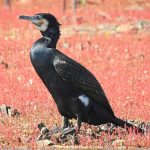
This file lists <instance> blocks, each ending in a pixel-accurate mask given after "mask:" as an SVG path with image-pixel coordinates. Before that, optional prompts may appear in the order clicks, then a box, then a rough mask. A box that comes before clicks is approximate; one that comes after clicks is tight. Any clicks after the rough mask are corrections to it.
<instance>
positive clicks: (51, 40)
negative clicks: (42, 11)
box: [41, 28, 60, 48]
mask: <svg viewBox="0 0 150 150" xmlns="http://www.w3.org/2000/svg"><path fill="white" fill-rule="evenodd" d="M41 34H42V36H43V38H45V39H46V41H47V42H48V47H49V48H56V45H57V42H58V39H59V36H60V30H59V28H49V29H47V30H46V31H45V32H41Z"/></svg>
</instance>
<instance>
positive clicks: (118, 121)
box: [112, 117, 145, 134]
mask: <svg viewBox="0 0 150 150" xmlns="http://www.w3.org/2000/svg"><path fill="white" fill-rule="evenodd" d="M112 123H113V124H115V125H116V126H121V127H123V128H124V127H127V131H130V130H132V131H135V133H136V134H137V133H142V134H144V132H145V131H144V130H143V129H141V128H138V127H136V126H134V125H132V124H130V123H128V122H125V121H124V120H121V119H119V118H117V117H115V118H113V120H112Z"/></svg>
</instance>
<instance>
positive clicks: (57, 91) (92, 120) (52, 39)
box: [19, 13, 143, 132]
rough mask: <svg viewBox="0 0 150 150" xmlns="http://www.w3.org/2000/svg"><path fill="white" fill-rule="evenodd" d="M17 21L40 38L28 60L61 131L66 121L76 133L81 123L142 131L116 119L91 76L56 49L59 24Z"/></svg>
mask: <svg viewBox="0 0 150 150" xmlns="http://www.w3.org/2000/svg"><path fill="white" fill-rule="evenodd" d="M19 18H20V19H25V20H28V21H31V22H32V23H33V24H34V25H35V26H36V27H37V28H38V29H39V30H40V32H41V34H42V37H41V38H40V39H38V40H37V41H36V42H35V43H34V44H33V46H32V48H31V51H30V58H31V62H32V64H33V67H34V69H35V71H36V72H37V74H38V76H39V77H40V78H41V80H42V81H43V83H44V84H45V86H46V87H47V89H48V91H49V92H50V93H51V95H52V97H53V98H54V100H55V102H56V104H57V107H58V110H59V112H60V114H61V115H62V116H63V128H66V127H68V125H69V119H72V118H75V119H77V129H78V130H80V127H81V123H82V122H85V123H88V124H92V125H100V124H104V123H108V122H110V123H113V124H115V125H116V126H121V127H124V126H127V127H130V128H132V129H133V128H135V129H137V131H138V132H143V130H142V129H140V128H137V127H135V126H133V125H131V124H129V123H127V122H125V121H123V120H121V119H119V118H117V117H116V116H115V115H114V112H113V110H112V108H111V106H110V104H109V101H108V99H107V97H106V95H105V93H104V91H103V89H102V87H101V85H100V84H99V82H98V81H97V80H96V78H95V77H94V76H93V74H92V73H91V72H89V71H88V70H87V69H86V68H85V67H84V66H82V65H81V64H79V63H78V62H76V61H74V60H73V59H71V58H69V57H68V56H66V55H65V54H63V53H61V52H60V51H59V50H57V49H56V44H57V41H58V39H59V37H60V23H59V22H58V21H57V19H56V18H55V16H53V15H52V14H49V13H39V14H36V15H34V16H24V15H21V16H20V17H19Z"/></svg>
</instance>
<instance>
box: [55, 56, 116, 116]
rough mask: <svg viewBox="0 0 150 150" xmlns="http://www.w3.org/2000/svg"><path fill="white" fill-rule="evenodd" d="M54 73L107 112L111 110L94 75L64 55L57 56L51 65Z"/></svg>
mask: <svg viewBox="0 0 150 150" xmlns="http://www.w3.org/2000/svg"><path fill="white" fill-rule="evenodd" d="M53 65H54V67H55V70H56V72H57V73H58V74H59V75H60V76H61V77H62V78H63V80H65V81H66V82H68V83H69V85H70V86H71V87H73V88H75V89H78V90H80V91H81V92H83V93H85V94H87V95H88V96H90V97H91V98H92V99H93V100H95V101H96V102H97V103H99V104H100V105H102V106H103V107H105V108H106V109H107V110H108V111H109V112H111V113H112V114H114V113H113V110H112V108H111V106H110V104H109V102H108V99H107V97H106V95H105V93H104V91H103V89H102V87H101V86H100V84H99V82H98V81H97V80H96V78H95V77H94V75H93V74H92V73H90V72H89V71H88V70H87V69H86V68H85V67H83V66H82V65H81V64H79V63H77V62H76V61H74V60H72V59H71V58H69V57H67V56H65V55H61V54H60V55H57V57H56V58H55V59H54V63H53Z"/></svg>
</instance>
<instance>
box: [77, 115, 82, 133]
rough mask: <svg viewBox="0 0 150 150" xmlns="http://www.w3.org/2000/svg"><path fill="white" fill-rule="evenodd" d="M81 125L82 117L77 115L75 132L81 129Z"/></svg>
mask: <svg viewBox="0 0 150 150" xmlns="http://www.w3.org/2000/svg"><path fill="white" fill-rule="evenodd" d="M81 123H82V116H81V114H77V131H78V132H79V131H80V127H81Z"/></svg>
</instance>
